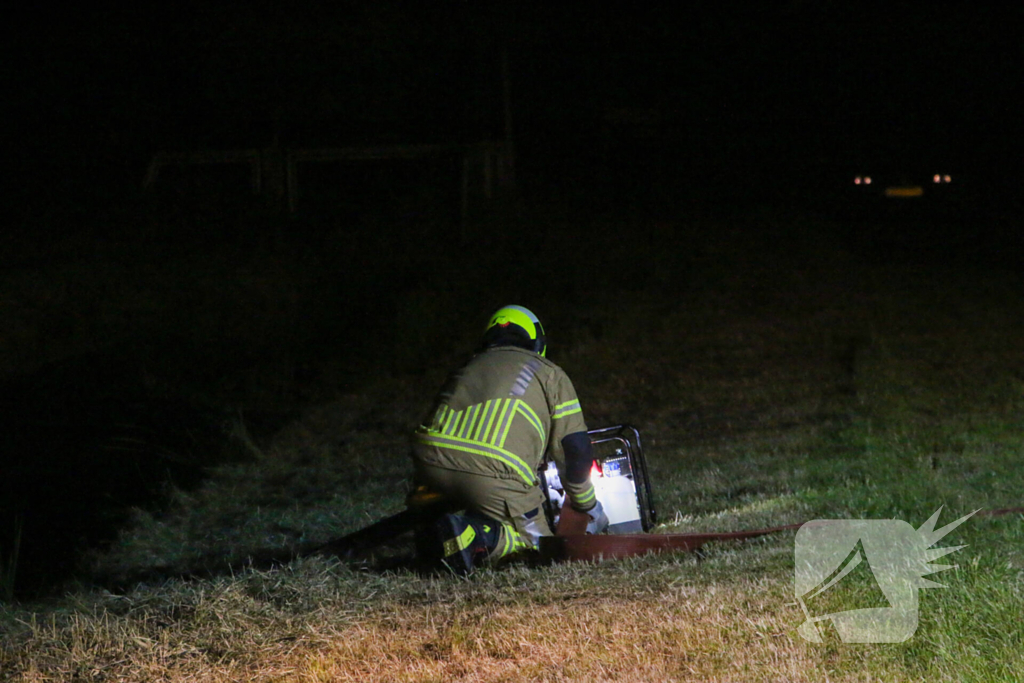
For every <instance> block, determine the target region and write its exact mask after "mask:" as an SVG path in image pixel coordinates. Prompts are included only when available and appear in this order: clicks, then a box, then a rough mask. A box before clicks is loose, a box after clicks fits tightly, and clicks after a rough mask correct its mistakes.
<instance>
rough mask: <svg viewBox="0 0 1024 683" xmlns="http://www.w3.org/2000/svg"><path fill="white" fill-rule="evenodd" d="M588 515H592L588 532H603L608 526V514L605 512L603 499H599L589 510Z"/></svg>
mask: <svg viewBox="0 0 1024 683" xmlns="http://www.w3.org/2000/svg"><path fill="white" fill-rule="evenodd" d="M587 516H588V517H590V522H589V523H588V524H587V533H588V534H603V533H604V532H605V529H607V528H608V515H606V514H605V513H604V506H603V505H601V501H597V503H596V504H595V505H594V507H592V508H590V509H589V510H587Z"/></svg>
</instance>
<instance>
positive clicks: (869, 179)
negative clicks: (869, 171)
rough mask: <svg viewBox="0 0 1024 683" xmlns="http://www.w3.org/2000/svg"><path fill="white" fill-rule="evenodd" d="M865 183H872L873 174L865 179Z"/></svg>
mask: <svg viewBox="0 0 1024 683" xmlns="http://www.w3.org/2000/svg"><path fill="white" fill-rule="evenodd" d="M864 184H865V185H870V184H871V176H868V177H867V178H865V179H864Z"/></svg>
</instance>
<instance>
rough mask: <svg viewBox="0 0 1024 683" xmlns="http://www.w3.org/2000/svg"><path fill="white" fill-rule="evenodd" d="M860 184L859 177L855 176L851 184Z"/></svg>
mask: <svg viewBox="0 0 1024 683" xmlns="http://www.w3.org/2000/svg"><path fill="white" fill-rule="evenodd" d="M860 183H861V179H860V176H857V177H856V178H854V179H853V184H854V185H860Z"/></svg>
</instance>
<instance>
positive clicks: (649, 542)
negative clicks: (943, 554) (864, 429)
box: [540, 506, 1024, 562]
mask: <svg viewBox="0 0 1024 683" xmlns="http://www.w3.org/2000/svg"><path fill="white" fill-rule="evenodd" d="M1011 514H1024V508H1000V509H998V510H982V511H981V512H979V513H978V515H985V516H988V517H1001V516H1003V515H1011ZM589 519H590V518H589V517H588V516H587V515H586V514H584V513H582V512H576V511H575V510H573V509H572V508H570V507H568V506H566V507H565V508H563V510H562V515H561V517H560V519H559V521H558V530H557V533H556V535H555V536H544V537H542V538H541V539H540V554H541V556H542V557H543V558H544V559H546V560H550V561H552V562H574V561H584V562H587V561H593V560H602V559H603V560H612V559H621V558H624V557H635V556H637V555H646V554H647V553H654V552H661V551H662V550H678V551H694V550H697V549H698V548H700V547H701V546H702V545H704V544H705V543H708V542H710V541H729V540H740V539H745V538H756V537H758V536H767V535H768V534H775V533H778V532H780V531H791V530H794V529H799V528H800V527H801V526H803V524H804V523H800V524H786V525H785V526H775V527H769V528H767V529H753V530H749V531H729V532H724V533H717V534H714V533H710V534H602V535H590V534H586V533H584V530H585V529H586V527H587V521H588V520H589Z"/></svg>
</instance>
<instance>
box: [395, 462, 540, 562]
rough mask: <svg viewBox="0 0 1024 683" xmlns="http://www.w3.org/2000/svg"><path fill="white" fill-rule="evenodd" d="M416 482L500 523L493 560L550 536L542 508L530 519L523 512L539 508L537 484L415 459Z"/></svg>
mask: <svg viewBox="0 0 1024 683" xmlns="http://www.w3.org/2000/svg"><path fill="white" fill-rule="evenodd" d="M414 463H415V467H416V483H417V484H425V485H427V486H429V487H430V488H431V490H433V491H437V492H438V493H441V494H443V495H445V496H447V497H449V498H451V499H453V500H455V501H457V502H458V504H459V505H461V506H465V508H466V509H467V510H470V511H473V512H478V513H480V514H482V515H485V516H486V517H490V518H491V519H493V520H494V521H496V522H499V523H500V524H501V528H502V533H501V538H499V539H498V546H497V548H495V549H494V550H493V551H492V552H491V554H490V556H489V557H488V559H489V560H491V561H495V560H498V559H501V558H502V557H505V556H506V555H509V554H512V553H515V552H518V551H520V550H523V549H526V548H535V547H536V546H537V539H539V538H540V537H541V536H550V535H551V529H550V528H549V527H548V523H547V518H546V517H545V516H544V511H543V509H540V510H539V511H538V513H537V514H536V515H535V516H533V517H532V518H529V519H528V518H527V517H526V514H527V513H530V512H532V511H534V510H537V509H538V508H540V507H541V506H542V505H543V503H544V494H543V493H542V492H541V490H540V487H539V486H527V485H525V484H524V483H523V482H522V480H520V479H501V478H499V477H491V476H487V475H485V474H476V473H474V472H461V471H458V470H450V469H446V468H443V467H436V466H434V465H428V464H426V463H424V462H422V461H420V460H414Z"/></svg>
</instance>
